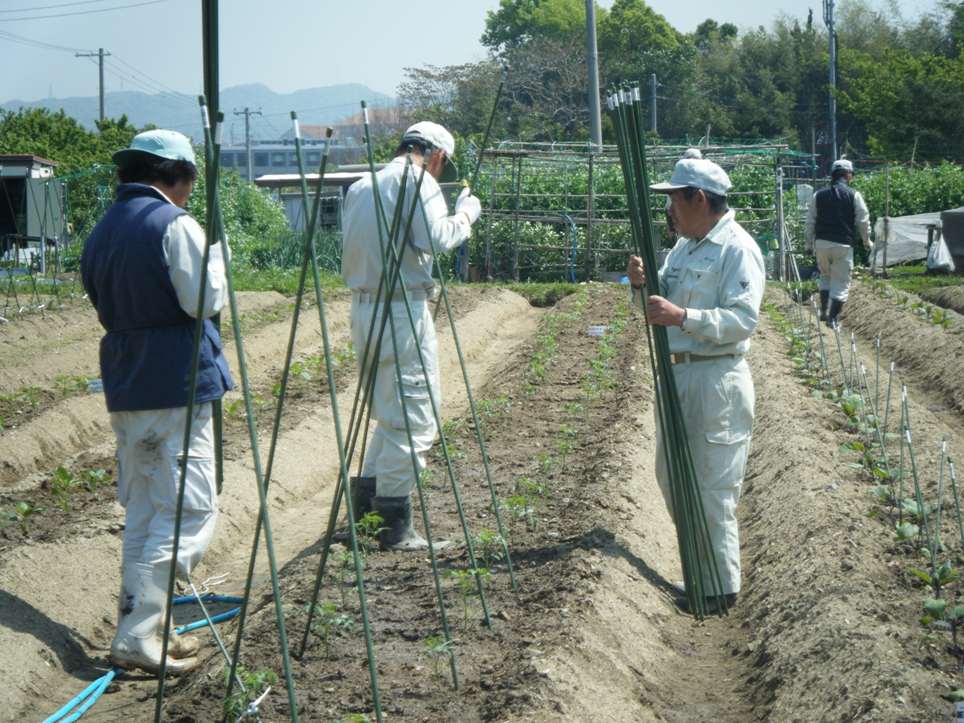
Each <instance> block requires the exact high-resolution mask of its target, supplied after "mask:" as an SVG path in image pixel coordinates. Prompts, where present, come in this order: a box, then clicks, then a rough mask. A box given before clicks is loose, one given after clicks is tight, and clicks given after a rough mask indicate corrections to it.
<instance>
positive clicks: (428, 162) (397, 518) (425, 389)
mask: <svg viewBox="0 0 964 723" xmlns="http://www.w3.org/2000/svg"><path fill="white" fill-rule="evenodd" d="M454 152H455V139H454V138H453V137H452V134H451V133H449V132H448V131H447V130H445V128H443V127H442V126H440V125H438V124H437V123H431V122H428V121H425V122H421V123H416V124H415V125H413V126H412V127H411V128H409V129H408V130H407V131H406V132H405V135H404V136H403V137H402V140H401V142H400V143H399V144H398V147H397V149H396V151H395V158H394V159H393V160H392V162H391V163H389V164H388V165H387V166H386V167H385V168H383V169H382V170H381V171H379V172H378V173H377V174H376V178H375V182H376V184H377V191H378V195H379V197H380V198H381V205H382V208H383V209H384V217H383V218H384V219H385V224H384V226H383V228H382V230H381V232H380V231H379V223H380V221H379V211H378V209H376V204H375V196H374V189H373V185H376V184H373V180H372V179H371V178H366V179H362V180H360V181H358V182H357V183H355V184H353V185H352V186H351V188H349V189H348V194H347V196H346V197H345V210H344V250H343V252H342V260H341V276H342V279H343V280H344V281H345V285H346V286H347V287H348V288H349V289H351V292H352V295H351V297H352V298H351V312H350V316H349V321H350V324H351V332H352V341H353V343H354V345H355V349H356V351H357V352H358V357H357V358H358V365H359V371H360V373H361V374H362V376H363V377H364V376H365V375H366V374H367V373H368V372H370V371H371V369H372V364H373V362H372V361H371V359H369V360H366V359H365V358H363V357H364V354H363V350H365V349H366V348H367V347H368V346H369V334H370V333H371V332H370V330H371V329H374V330H375V331H374V336H375V338H372V339H371V341H370V348H369V349H368V355H369V356H370V357H372V358H374V352H375V348H376V342H377V334H378V329H380V328H382V327H381V312H383V311H384V309H385V308H386V306H387V307H388V308H389V314H390V315H391V319H392V320H393V322H394V329H395V335H396V342H397V354H398V368H399V369H401V378H400V379H399V376H398V374H397V373H396V366H395V350H394V348H393V347H394V345H393V343H392V335H391V330H390V327H391V324H386V325H385V327H384V329H385V331H384V334H383V335H382V339H381V344H380V346H379V350H378V356H377V359H375V361H374V366H375V369H376V376H375V383H374V388H373V391H372V394H371V398H370V400H369V402H370V405H371V414H372V417H374V419H375V422H376V424H375V431H374V433H373V435H372V438H371V441H370V442H369V445H368V450H367V452H366V454H365V460H364V466H363V468H362V474H361V477H353V478H352V479H351V482H350V490H349V494H351V495H352V500H353V505H352V507H353V511H354V518H355V519H354V522H356V523H357V522H358V521H359V520H361V518H362V517H363V516H364V515H365V514H366V513H368V512H371V511H374V512H376V513H377V514H378V516H379V517H381V518H382V521H383V523H382V524H383V525H384V528H383V529H382V531H381V532H380V533H379V542H380V544H381V547H382V548H383V549H387V550H407V551H411V550H424V549H425V548H427V547H428V543H427V542H426V541H425V540H424V539H423V538H422V537H421V535H419V534H418V533H417V532H416V531H415V529H414V528H413V526H412V502H411V499H410V495H411V493H412V491H413V490H414V489H415V483H416V479H417V477H418V475H419V474H420V473H421V471H422V470H423V469H424V468H425V462H424V459H423V455H424V454H425V452H427V451H428V450H429V448H430V447H431V446H432V443H433V442H434V441H435V434H436V431H437V429H436V424H435V417H434V414H433V412H432V402H431V399H430V397H429V395H430V394H431V397H432V398H434V399H435V403H436V405H437V406H440V402H441V397H440V387H439V370H438V341H437V339H436V336H435V326H434V324H433V322H432V314H431V309H430V304H429V302H430V301H431V299H432V297H433V296H434V293H435V280H434V279H433V278H432V263H433V253H434V254H440V253H444V252H446V251H450V250H452V249H454V248H457V247H458V246H459V245H460V244H461V243H462V242H463V241H465V240H466V239H468V238H469V236H470V234H471V227H472V224H473V223H475V222H476V221H477V220H478V218H479V215H480V213H481V211H482V206H481V204H480V202H479V200H478V198H476V197H475V196H473V195H471V192H470V189H469V188H466V189H465V190H464V191H463V192H462V194H461V195H460V196H459V198H458V200H457V201H456V204H455V213H454V214H453V215H451V216H450V215H449V212H448V206H447V205H446V203H445V199H444V198H443V197H442V190H441V188H439V185H438V180H440V179H441V180H443V181H444V180H455V167H454V165H453V163H452V162H451V158H452V154H453V153H454ZM409 154H411V164H409V163H408V160H407V159H408V157H409ZM423 163H424V164H425V173H424V175H423V174H422V172H421V171H422V165H423ZM406 173H407V174H408V178H407V180H405V174H406ZM420 177H421V179H422V185H421V188H420V191H419V197H418V206H419V207H416V209H415V214H414V217H413V220H412V223H411V227H410V228H406V219H408V218H409V217H410V210H411V209H412V204H414V203H415V202H416V198H415V188H416V187H417V184H418V180H419V178H420ZM403 181H404V184H403ZM402 188H404V189H405V192H404V198H402V197H400V196H401V189H402ZM399 204H401V205H402V209H401V210H402V213H401V214H400V215H399V218H400V219H401V222H400V223H401V226H400V230H399V231H398V237H399V239H402V240H404V243H402V242H401V241H400V242H399V243H398V244H397V247H396V248H397V249H398V253H399V257H400V264H401V275H400V276H399V279H398V284H397V286H395V288H394V289H391V288H389V289H388V290H387V292H386V290H385V289H384V288H383V289H382V292H381V294H380V295H379V293H378V292H379V286H380V285H382V284H383V283H385V282H383V277H387V278H388V279H391V277H392V270H391V269H389V271H388V274H387V275H386V273H385V268H384V264H383V262H382V258H383V253H384V255H385V258H387V259H388V260H389V265H390V266H394V262H393V261H392V259H393V257H392V255H391V251H390V250H389V249H388V248H387V245H388V243H390V240H389V231H388V228H387V226H388V224H389V223H391V220H392V219H394V218H396V207H397V206H398V205H399ZM423 213H424V215H423ZM406 234H407V238H406ZM383 243H384V244H385V245H386V248H382V244H383ZM403 286H404V288H405V289H406V290H407V293H408V298H409V300H410V303H411V308H412V316H413V319H414V321H415V326H416V331H415V334H413V331H412V325H411V324H410V322H409V320H408V315H407V313H406V307H405V301H404V297H403V291H402V288H403ZM387 294H391V300H390V302H389V303H388V304H386V296H387ZM373 317H377V318H375V324H374V327H373V326H372V320H373ZM416 337H417V338H416ZM419 349H421V352H422V358H423V359H424V362H425V369H426V370H427V374H426V373H425V372H424V371H423V368H422V361H421V360H420V358H419ZM426 377H427V378H426ZM402 395H404V402H403V399H402ZM406 416H407V417H408V419H407V422H408V424H407V425H406ZM409 431H410V432H411V436H409ZM413 452H414V457H415V460H416V462H415V464H413V461H412V460H413ZM433 544H434V546H435V547H436V549H437V548H439V547H441V546H442V545H443V544H447V543H440V542H435V543H433Z"/></svg>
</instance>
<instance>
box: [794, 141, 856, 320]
mask: <svg viewBox="0 0 964 723" xmlns="http://www.w3.org/2000/svg"><path fill="white" fill-rule="evenodd" d="M853 177H854V167H853V164H852V163H851V162H850V161H848V160H846V159H843V158H842V159H840V160H839V161H834V162H833V165H832V166H831V167H830V187H829V188H825V189H823V190H822V191H817V193H815V194H814V196H813V201H812V202H811V203H810V211H809V212H808V213H807V221H806V223H805V224H804V228H803V235H804V238H805V239H806V243H805V244H804V251H806V252H807V253H811V254H813V253H815V255H816V257H817V267H818V268H819V269H820V283H819V287H818V288H819V289H820V320H821V321H826V322H827V326H830V327H832V326H833V325H834V324H835V323H836V321H837V316H838V315H839V314H840V310H841V309H842V308H843V305H844V302H845V301H846V300H847V296H848V295H849V294H850V281H851V278H852V277H853V272H854V244H855V243H856V241H857V232H858V231H859V232H860V238H861V240H862V241H863V243H864V248H866V249H867V250H868V251H870V250H871V249H872V248H873V247H874V245H873V243H871V241H870V212H869V211H868V210H867V204H866V203H865V202H864V197H863V196H861V195H860V191H855V190H854V189H852V188H851V187H850V182H851V181H852V180H853ZM828 302H829V304H830V309H829V311H828V309H827V304H828Z"/></svg>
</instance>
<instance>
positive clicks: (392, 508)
mask: <svg viewBox="0 0 964 723" xmlns="http://www.w3.org/2000/svg"><path fill="white" fill-rule="evenodd" d="M372 505H373V506H374V508H375V512H377V513H378V514H379V516H380V517H381V518H382V520H383V522H382V524H383V525H384V529H383V530H382V531H381V532H380V533H379V534H378V542H379V544H380V546H381V549H382V550H403V551H405V552H411V551H414V550H427V549H428V542H426V541H425V540H424V539H423V538H422V536H421V535H419V534H418V533H417V532H416V531H415V528H414V527H412V499H411V497H408V496H406V497H375V498H373V499H372ZM451 544H452V543H451V542H435V543H433V547H434V548H435V549H436V550H441V549H443V548H446V547H448V546H449V545H451Z"/></svg>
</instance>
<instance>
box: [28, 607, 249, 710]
mask: <svg viewBox="0 0 964 723" xmlns="http://www.w3.org/2000/svg"><path fill="white" fill-rule="evenodd" d="M201 599H202V600H203V601H204V602H225V603H236V604H240V603H241V602H242V601H243V598H240V597H225V596H223V595H213V594H212V595H202V596H201ZM192 602H197V598H196V597H194V596H193V595H188V596H187V597H178V598H174V600H172V604H174V605H183V604H185V603H192ZM239 612H241V608H235V609H234V610H229V611H228V612H226V613H222V614H221V615H216V616H214V617H213V618H211V622H214V623H220V622H224V621H225V620H230V619H231V618H233V617H234V616H235V615H237V614H238V613H239ZM207 624H208V623H207V620H198V621H197V622H194V623H190V624H189V625H182V626H181V627H179V628H176V629H175V630H174V632H175V633H176V634H177V635H181V634H183V633H186V632H189V631H191V630H197V629H198V628H203V627H204V626H205V625H207ZM122 673H124V669H123V668H111V669H110V671H108V673H107V674H106V675H104V676H102V677H100V678H98V679H97V680H95V681H94V682H93V683H91V684H90V685H88V686H87V687H86V688H84V690H83V691H82V692H81V693H80V694H79V695H78V696H77V697H76V698H74V699H73V700H72V701H70V702H69V703H68V704H67V705H65V706H64V707H63V708H61V709H60V710H58V711H57V712H56V713H54V714H53V715H52V716H50V717H49V718H45V719H44V721H43V723H74V721H76V720H78V719H79V718H80V717H81V716H82V715H83V714H84V713H86V712H87V710H88V709H89V708H90V707H91V706H92V705H93V704H94V703H96V702H97V699H98V698H100V696H101V694H102V693H103V692H104V691H105V690H106V689H107V686H108V685H110V682H111V681H112V680H113V679H114V678H115V677H117V676H118V675H121V674H122ZM81 703H83V705H81ZM78 705H80V707H79V708H77V710H74V708H75V707H77V706H78ZM72 710H74V712H73V713H71V712H70V711H72ZM64 716H66V717H64Z"/></svg>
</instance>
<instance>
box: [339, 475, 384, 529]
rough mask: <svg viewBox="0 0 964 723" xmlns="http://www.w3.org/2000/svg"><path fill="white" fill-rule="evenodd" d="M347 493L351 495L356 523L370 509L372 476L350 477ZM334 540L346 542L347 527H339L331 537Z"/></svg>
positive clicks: (373, 486)
mask: <svg viewBox="0 0 964 723" xmlns="http://www.w3.org/2000/svg"><path fill="white" fill-rule="evenodd" d="M348 494H350V495H351V507H352V510H353V511H354V513H355V515H354V520H355V524H356V525H357V524H358V522H359V521H360V520H361V518H362V517H364V516H365V515H367V514H368V513H369V512H371V511H372V500H373V499H374V497H375V494H376V492H375V478H374V477H351V478H350V479H349V481H348ZM331 539H332V540H333V541H335V542H348V527H347V526H345V527H339V528H338V529H337V530H335V534H334V535H333V536H332V538H331Z"/></svg>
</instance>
